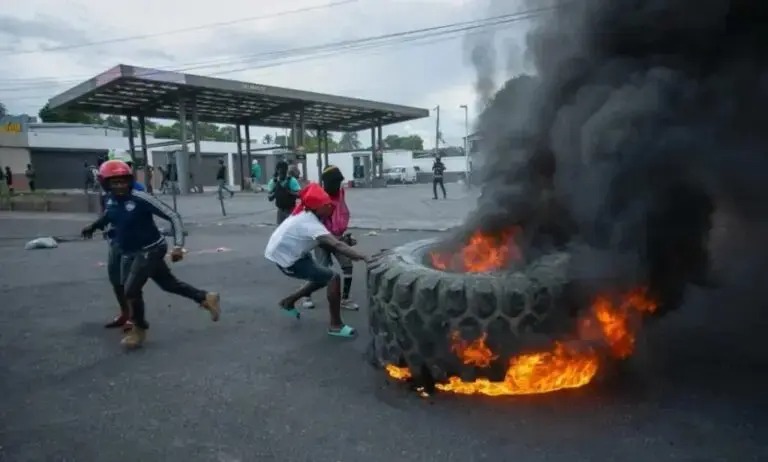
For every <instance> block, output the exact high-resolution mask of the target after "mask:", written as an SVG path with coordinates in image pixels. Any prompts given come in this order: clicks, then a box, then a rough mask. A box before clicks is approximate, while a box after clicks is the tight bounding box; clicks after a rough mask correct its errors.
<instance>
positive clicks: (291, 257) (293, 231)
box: [264, 212, 331, 268]
mask: <svg viewBox="0 0 768 462" xmlns="http://www.w3.org/2000/svg"><path fill="white" fill-rule="evenodd" d="M326 234H331V232H330V231H328V229H327V228H326V227H325V226H324V225H323V224H322V223H321V222H320V220H318V218H317V216H315V214H314V213H312V212H301V213H299V214H298V215H291V216H289V217H288V218H286V219H285V221H283V222H282V223H280V226H278V227H277V229H275V231H274V232H273V233H272V236H270V238H269V242H267V248H266V249H265V250H264V256H265V257H266V258H267V260H269V261H271V262H274V263H277V264H278V265H280V266H281V267H283V268H288V267H289V266H291V265H293V264H294V263H296V261H297V260H298V259H299V258H301V257H303V256H304V255H306V254H307V253H309V251H310V250H312V249H314V248H315V246H317V241H316V240H315V239H317V238H318V237H320V236H325V235H326Z"/></svg>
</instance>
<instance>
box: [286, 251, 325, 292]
mask: <svg viewBox="0 0 768 462" xmlns="http://www.w3.org/2000/svg"><path fill="white" fill-rule="evenodd" d="M277 267H278V268H280V271H282V272H283V273H284V274H286V275H287V276H290V277H292V278H296V279H301V280H303V281H309V282H314V283H316V284H322V285H326V284H328V283H329V282H331V279H333V277H334V276H335V275H336V273H334V272H333V270H332V269H330V268H328V267H324V266H320V265H319V264H318V263H317V262H316V261H315V259H314V258H312V256H311V255H304V256H303V257H301V258H299V259H298V260H296V263H294V264H293V265H291V266H289V267H288V268H283V267H282V266H280V265H278V266H277Z"/></svg>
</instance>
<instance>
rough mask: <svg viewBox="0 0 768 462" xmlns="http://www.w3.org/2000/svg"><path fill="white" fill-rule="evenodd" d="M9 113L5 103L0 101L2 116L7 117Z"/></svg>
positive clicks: (0, 115) (0, 114)
mask: <svg viewBox="0 0 768 462" xmlns="http://www.w3.org/2000/svg"><path fill="white" fill-rule="evenodd" d="M7 115H8V110H7V109H6V108H5V104H3V103H2V102H0V117H5V116H7Z"/></svg>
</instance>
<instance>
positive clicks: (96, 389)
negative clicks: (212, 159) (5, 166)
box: [0, 216, 768, 462]
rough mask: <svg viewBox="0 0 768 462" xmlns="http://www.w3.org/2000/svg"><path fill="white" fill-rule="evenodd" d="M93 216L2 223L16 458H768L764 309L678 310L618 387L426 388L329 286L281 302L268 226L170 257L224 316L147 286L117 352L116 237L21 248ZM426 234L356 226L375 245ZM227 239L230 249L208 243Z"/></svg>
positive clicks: (201, 239)
mask: <svg viewBox="0 0 768 462" xmlns="http://www.w3.org/2000/svg"><path fill="white" fill-rule="evenodd" d="M81 225H82V222H78V221H73V220H72V219H71V218H68V219H44V220H39V219H36V218H33V216H26V218H24V219H13V218H9V217H8V216H3V217H2V221H0V300H1V302H0V305H2V309H1V310H0V460H2V461H12V462H22V461H35V462H38V461H45V462H48V461H86V462H88V461H110V462H118V461H127V462H135V461H167V462H173V461H180V462H193V461H217V462H233V461H259V460H264V461H272V460H274V461H280V462H293V461H297V462H298V461H312V462H315V461H316V462H326V461H328V462H337V461H343V462H358V461H359V462H367V461H370V462H377V461H382V462H384V461H387V462H391V461H393V460H397V461H418V462H422V461H440V462H449V461H462V462H467V461H486V460H487V461H507V460H509V461H515V462H533V461H536V462H539V461H542V462H543V461H553V462H574V461H614V460H615V461H622V462H629V461H642V462H651V461H654V462H655V461H739V462H745V461H765V460H768V398H767V397H766V392H765V390H766V389H768V373H767V372H766V371H767V370H768V369H766V365H768V364H767V361H766V356H765V354H764V353H765V350H766V348H765V341H764V337H765V335H764V333H765V330H764V328H765V324H766V323H765V320H764V318H766V316H764V315H763V316H761V318H760V319H762V321H760V319H755V320H754V322H752V323H749V325H746V326H745V324H744V322H743V320H742V321H739V322H738V323H733V324H730V325H729V324H728V323H723V324H718V323H712V322H705V320H707V319H713V318H712V317H710V316H714V315H717V313H718V312H717V310H721V312H722V310H734V309H737V308H738V307H734V306H723V305H721V306H714V307H712V308H711V310H714V311H708V312H706V313H694V312H693V311H692V310H691V311H686V312H685V313H680V314H676V315H672V316H670V317H669V318H668V319H666V320H664V322H663V323H659V324H658V325H656V326H654V327H653V328H652V329H649V330H648V331H647V332H646V333H647V338H645V339H644V341H643V342H642V352H641V354H639V355H638V357H637V358H636V359H635V362H634V363H633V364H632V367H631V370H630V371H629V372H628V373H627V375H626V376H625V378H624V379H623V380H619V381H615V382H610V383H604V384H602V385H595V386H590V387H587V388H584V389H580V390H575V391H572V392H566V393H558V394H552V395H545V396H533V397H516V398H496V399H490V398H481V397H456V396H447V395H437V396H434V397H432V398H431V399H421V398H419V397H417V396H416V395H415V394H413V393H412V392H410V391H408V390H407V389H404V388H403V387H402V386H400V385H398V384H392V383H390V382H389V381H387V380H386V379H385V378H384V377H383V375H382V373H381V372H380V371H377V370H374V369H373V368H371V367H370V366H368V365H367V364H366V363H365V361H364V359H363V352H364V350H365V347H366V334H365V327H366V326H365V323H366V315H365V311H361V312H360V313H355V314H348V315H347V316H346V320H347V322H349V323H350V324H352V325H354V326H356V327H358V328H360V330H361V331H362V335H361V337H360V338H358V339H357V340H354V341H343V340H339V339H335V338H329V337H327V336H326V334H325V327H326V322H327V313H326V312H325V310H324V309H323V306H324V302H323V301H322V297H320V296H318V297H316V300H317V302H318V304H319V307H318V309H316V310H314V311H311V312H307V313H305V315H304V317H303V318H302V320H301V321H300V322H296V321H294V320H291V319H288V318H286V317H284V316H283V315H282V314H281V313H279V312H278V311H277V308H276V307H275V302H276V300H278V299H279V298H280V297H281V296H282V295H283V294H284V293H285V292H286V291H289V290H291V289H292V288H294V287H295V286H296V283H295V282H293V281H291V280H289V279H287V278H286V277H285V276H283V275H282V274H281V273H280V272H279V271H277V269H275V268H274V267H273V265H271V264H269V263H268V262H266V261H265V260H264V259H263V258H262V256H261V255H262V250H263V247H264V245H265V242H266V238H267V236H268V234H269V232H270V229H269V228H266V227H264V228H259V227H248V228H245V227H241V226H227V225H222V226H217V225H212V226H198V227H195V228H193V229H192V230H191V235H190V237H189V241H188V247H189V249H190V255H189V257H188V258H187V259H186V260H185V261H184V262H182V263H179V264H178V265H177V266H176V267H175V268H176V271H177V274H178V275H179V276H180V277H181V278H182V279H184V280H187V281H189V282H191V283H193V284H196V285H200V286H201V287H203V288H210V289H213V290H219V291H221V292H222V295H223V308H224V314H223V317H222V320H221V321H220V322H219V323H217V324H212V323H210V321H209V320H208V318H207V316H206V315H205V314H204V313H203V312H202V311H200V310H198V309H197V308H196V307H195V306H193V304H192V303H190V302H187V301H186V300H183V299H180V298H178V297H175V296H173V295H169V294H165V293H162V292H160V291H159V290H158V289H157V288H156V287H154V286H152V287H149V288H148V290H147V293H146V296H147V300H148V306H149V317H150V322H151V323H152V327H151V329H150V331H149V338H148V342H147V344H146V347H145V348H144V349H142V350H140V351H136V352H131V353H125V352H123V351H121V349H120V347H119V345H118V342H119V334H118V333H117V332H111V331H109V332H108V331H105V330H104V329H103V328H102V327H101V325H102V323H103V322H104V321H105V320H107V319H108V318H110V317H111V316H112V315H113V314H114V311H115V310H116V309H115V307H114V302H113V300H112V297H111V294H110V291H109V288H108V286H107V281H106V274H105V273H106V270H105V268H104V267H103V266H102V263H103V262H104V260H105V257H106V246H105V243H104V242H103V241H101V240H94V241H92V242H72V243H64V244H62V245H61V247H59V248H58V249H54V250H36V251H24V250H22V246H23V243H24V241H23V240H22V239H20V238H22V237H25V236H34V235H38V234H54V235H55V234H59V235H66V234H72V233H73V231H75V232H76V230H77V229H79V228H80V226H81ZM427 235H429V234H426V233H415V232H399V233H398V232H385V231H384V232H380V233H379V234H378V235H375V236H366V235H365V233H364V232H361V233H360V236H359V237H360V246H361V247H362V248H363V249H365V250H367V251H369V252H372V251H375V250H379V249H381V248H388V247H391V246H394V245H396V244H398V243H402V242H406V241H410V240H413V239H417V238H421V237H423V236H427ZM218 247H226V248H227V249H231V250H230V251H223V252H215V251H212V252H211V253H206V252H201V251H205V250H213V249H216V248H218ZM357 270H358V271H359V273H358V274H360V277H358V278H357V279H356V281H355V286H354V296H355V298H357V299H358V300H360V301H361V302H363V301H364V297H365V282H364V281H365V278H364V277H363V276H362V275H363V271H364V268H363V267H362V266H358V268H357ZM708 309H709V308H708ZM715 317H716V316H715ZM760 333H762V334H763V335H762V337H760V335H759V334H760ZM755 334H757V335H755ZM715 339H716V341H715Z"/></svg>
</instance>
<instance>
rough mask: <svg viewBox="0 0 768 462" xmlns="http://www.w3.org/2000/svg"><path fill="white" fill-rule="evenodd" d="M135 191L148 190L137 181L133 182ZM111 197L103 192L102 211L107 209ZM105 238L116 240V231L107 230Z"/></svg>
mask: <svg viewBox="0 0 768 462" xmlns="http://www.w3.org/2000/svg"><path fill="white" fill-rule="evenodd" d="M133 189H135V190H136V191H146V190H147V189H146V188H145V187H144V185H143V184H142V183H141V182H139V181H135V180H134V182H133ZM111 196H112V195H111V194H110V193H109V192H107V191H102V192H101V210H102V212H103V211H104V210H105V209H106V207H107V199H108V198H109V197H111ZM104 237H106V238H107V239H114V237H115V230H114V229H112V228H109V229H107V232H106V233H105V236H104Z"/></svg>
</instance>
